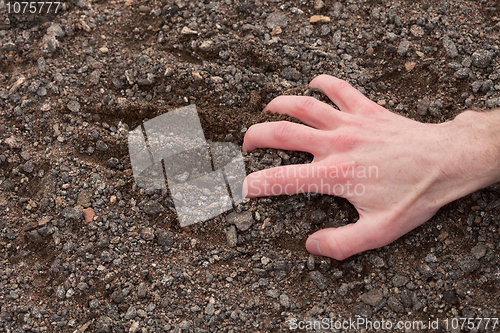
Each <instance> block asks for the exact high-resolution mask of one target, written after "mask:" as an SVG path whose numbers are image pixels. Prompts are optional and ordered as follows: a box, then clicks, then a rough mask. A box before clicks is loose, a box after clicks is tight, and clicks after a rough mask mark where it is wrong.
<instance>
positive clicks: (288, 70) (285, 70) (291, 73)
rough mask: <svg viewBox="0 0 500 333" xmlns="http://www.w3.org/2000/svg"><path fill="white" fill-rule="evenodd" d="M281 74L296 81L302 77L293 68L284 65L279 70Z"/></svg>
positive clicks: (289, 79)
mask: <svg viewBox="0 0 500 333" xmlns="http://www.w3.org/2000/svg"><path fill="white" fill-rule="evenodd" d="M281 76H282V77H283V78H285V79H286V80H288V81H298V80H300V78H301V77H302V74H301V73H300V72H299V71H298V70H297V69H295V68H292V67H286V68H283V70H282V71H281Z"/></svg>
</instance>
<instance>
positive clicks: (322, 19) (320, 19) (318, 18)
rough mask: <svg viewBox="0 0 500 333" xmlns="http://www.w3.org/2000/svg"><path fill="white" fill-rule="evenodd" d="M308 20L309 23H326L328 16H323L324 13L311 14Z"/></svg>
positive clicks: (328, 19) (328, 20)
mask: <svg viewBox="0 0 500 333" xmlns="http://www.w3.org/2000/svg"><path fill="white" fill-rule="evenodd" d="M309 22H310V23H318V22H319V23H328V22H330V18H329V17H328V16H324V15H313V16H311V18H310V19H309Z"/></svg>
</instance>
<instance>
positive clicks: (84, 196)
mask: <svg viewBox="0 0 500 333" xmlns="http://www.w3.org/2000/svg"><path fill="white" fill-rule="evenodd" d="M91 198H92V192H91V191H90V190H87V189H83V190H81V191H80V193H78V198H77V200H76V204H77V205H78V206H82V207H84V208H87V207H90V205H91V201H90V200H91Z"/></svg>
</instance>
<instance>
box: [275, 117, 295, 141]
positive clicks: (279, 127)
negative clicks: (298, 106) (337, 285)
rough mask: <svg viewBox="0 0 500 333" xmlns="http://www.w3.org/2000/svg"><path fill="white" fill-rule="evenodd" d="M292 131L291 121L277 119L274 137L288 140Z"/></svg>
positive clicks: (278, 139)
mask: <svg viewBox="0 0 500 333" xmlns="http://www.w3.org/2000/svg"><path fill="white" fill-rule="evenodd" d="M293 133H294V130H293V123H291V122H288V121H278V122H276V124H275V128H274V133H273V135H274V139H275V140H277V141H284V140H289V139H290V138H291V137H292V135H293Z"/></svg>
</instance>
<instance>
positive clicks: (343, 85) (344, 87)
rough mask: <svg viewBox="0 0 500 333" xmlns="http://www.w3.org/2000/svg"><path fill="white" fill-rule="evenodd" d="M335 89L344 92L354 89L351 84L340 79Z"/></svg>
mask: <svg viewBox="0 0 500 333" xmlns="http://www.w3.org/2000/svg"><path fill="white" fill-rule="evenodd" d="M335 89H336V90H338V91H340V92H342V91H346V90H350V89H354V88H353V87H352V86H351V85H350V84H349V82H347V81H344V80H341V79H338V81H337V83H336V84H335Z"/></svg>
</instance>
